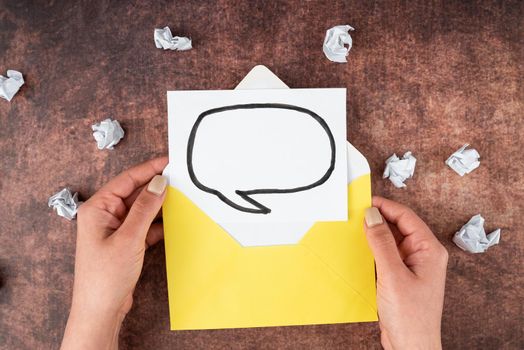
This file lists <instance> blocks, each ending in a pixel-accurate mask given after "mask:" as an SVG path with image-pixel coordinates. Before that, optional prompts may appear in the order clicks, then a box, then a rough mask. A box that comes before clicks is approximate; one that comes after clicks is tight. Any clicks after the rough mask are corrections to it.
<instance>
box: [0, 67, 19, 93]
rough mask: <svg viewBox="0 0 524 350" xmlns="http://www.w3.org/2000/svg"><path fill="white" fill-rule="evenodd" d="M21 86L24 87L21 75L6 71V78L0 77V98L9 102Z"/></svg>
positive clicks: (17, 72)
mask: <svg viewBox="0 0 524 350" xmlns="http://www.w3.org/2000/svg"><path fill="white" fill-rule="evenodd" d="M22 85H24V77H23V76H22V73H20V72H19V71H16V70H12V69H10V70H8V71H7V77H4V76H3V75H0V97H2V98H4V99H6V100H7V101H11V100H12V99H13V97H14V96H15V95H16V93H17V92H18V90H20V87H21V86H22Z"/></svg>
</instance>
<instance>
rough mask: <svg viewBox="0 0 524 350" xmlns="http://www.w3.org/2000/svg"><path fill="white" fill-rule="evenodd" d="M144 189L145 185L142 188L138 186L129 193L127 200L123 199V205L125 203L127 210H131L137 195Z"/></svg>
mask: <svg viewBox="0 0 524 350" xmlns="http://www.w3.org/2000/svg"><path fill="white" fill-rule="evenodd" d="M144 187H145V185H144V186H140V187H139V188H137V189H136V190H134V191H133V193H131V194H130V195H129V196H128V197H127V198H124V203H125V205H126V207H127V208H131V206H132V205H133V203H134V202H135V200H136V198H137V197H138V195H139V194H140V192H142V190H143V189H144Z"/></svg>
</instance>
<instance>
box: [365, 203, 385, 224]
mask: <svg viewBox="0 0 524 350" xmlns="http://www.w3.org/2000/svg"><path fill="white" fill-rule="evenodd" d="M365 218H366V225H368V227H369V228H371V227H374V226H377V225H380V224H382V223H383V222H384V220H382V215H380V212H379V211H378V209H377V208H375V207H371V208H368V209H366V216H365Z"/></svg>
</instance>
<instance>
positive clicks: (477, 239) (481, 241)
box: [453, 214, 500, 253]
mask: <svg viewBox="0 0 524 350" xmlns="http://www.w3.org/2000/svg"><path fill="white" fill-rule="evenodd" d="M499 241H500V229H496V230H495V231H493V232H491V233H490V234H488V235H486V231H484V218H483V217H482V216H481V215H480V214H477V215H475V216H473V217H472V218H471V219H470V220H469V221H468V222H467V223H466V224H465V225H464V226H462V228H461V229H460V231H458V232H457V233H455V236H453V242H454V243H455V244H456V245H457V246H458V247H459V248H460V249H462V250H465V251H468V252H470V253H484V252H485V251H486V250H488V248H489V247H492V246H494V245H496V244H498V243H499Z"/></svg>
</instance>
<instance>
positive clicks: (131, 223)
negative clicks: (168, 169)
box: [119, 175, 167, 242]
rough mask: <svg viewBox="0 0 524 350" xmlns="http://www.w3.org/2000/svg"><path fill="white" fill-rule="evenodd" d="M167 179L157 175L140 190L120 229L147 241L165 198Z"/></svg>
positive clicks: (123, 232)
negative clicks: (148, 233) (149, 231)
mask: <svg viewBox="0 0 524 350" xmlns="http://www.w3.org/2000/svg"><path fill="white" fill-rule="evenodd" d="M166 186H167V179H166V178H165V177H163V176H161V175H157V176H155V177H154V178H153V179H152V180H151V182H150V183H149V184H148V185H147V187H146V188H144V189H143V190H142V192H140V194H139V195H138V197H137V198H136V200H135V202H134V203H133V205H132V206H131V209H130V210H129V213H128V214H127V217H126V219H125V220H124V223H123V224H122V226H120V228H119V231H120V232H122V234H126V235H131V236H132V237H133V238H136V239H137V240H138V241H141V242H145V239H146V236H147V232H148V230H149V228H150V227H151V223H152V222H153V220H154V219H155V217H156V215H157V214H158V212H159V210H160V208H161V207H162V203H163V201H164V198H165V192H166V191H165V189H166Z"/></svg>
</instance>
